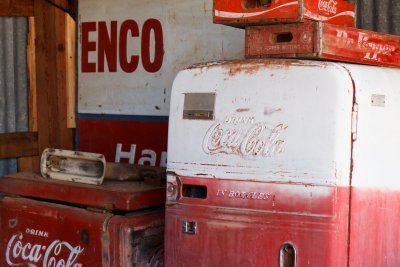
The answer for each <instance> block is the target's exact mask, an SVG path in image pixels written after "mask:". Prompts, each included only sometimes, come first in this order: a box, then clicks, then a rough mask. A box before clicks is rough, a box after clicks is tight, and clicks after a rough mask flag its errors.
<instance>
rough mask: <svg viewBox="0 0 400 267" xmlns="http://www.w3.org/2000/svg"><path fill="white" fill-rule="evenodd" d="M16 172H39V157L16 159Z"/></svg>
mask: <svg viewBox="0 0 400 267" xmlns="http://www.w3.org/2000/svg"><path fill="white" fill-rule="evenodd" d="M17 160H18V172H39V171H40V168H39V164H40V157H39V156H34V157H21V158H18V159H17Z"/></svg>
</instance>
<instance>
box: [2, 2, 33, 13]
mask: <svg viewBox="0 0 400 267" xmlns="http://www.w3.org/2000/svg"><path fill="white" fill-rule="evenodd" d="M33 1H34V0H1V1H0V16H6V17H31V16H33Z"/></svg>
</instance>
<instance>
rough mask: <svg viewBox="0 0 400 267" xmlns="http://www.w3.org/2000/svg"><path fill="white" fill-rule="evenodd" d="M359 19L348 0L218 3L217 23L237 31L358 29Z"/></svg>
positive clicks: (235, 0)
mask: <svg viewBox="0 0 400 267" xmlns="http://www.w3.org/2000/svg"><path fill="white" fill-rule="evenodd" d="M355 17H356V16H355V5H354V4H352V3H349V2H346V1H345V0H214V23H220V24H226V25H230V26H235V27H245V26H247V25H262V24H277V23H288V22H304V21H310V20H311V21H321V22H326V23H330V24H336V25H342V26H348V27H354V25H355Z"/></svg>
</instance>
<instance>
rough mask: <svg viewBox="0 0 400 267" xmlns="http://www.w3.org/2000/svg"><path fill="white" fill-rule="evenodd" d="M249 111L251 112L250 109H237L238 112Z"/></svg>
mask: <svg viewBox="0 0 400 267" xmlns="http://www.w3.org/2000/svg"><path fill="white" fill-rule="evenodd" d="M249 110H250V109H249V108H238V109H236V112H247V111H249Z"/></svg>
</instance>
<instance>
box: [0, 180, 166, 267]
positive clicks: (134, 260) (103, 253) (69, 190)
mask: <svg viewBox="0 0 400 267" xmlns="http://www.w3.org/2000/svg"><path fill="white" fill-rule="evenodd" d="M0 192H2V199H1V202H0V216H1V233H0V236H1V243H0V253H1V256H0V266H46V267H47V266H49V267H50V266H51V267H53V266H59V267H61V266H64V267H65V266H70V267H78V266H124V267H125V266H162V264H163V261H162V260H163V233H164V209H163V205H164V202H165V189H164V188H163V187H157V186H152V185H147V184H145V183H143V182H135V181H104V182H103V184H102V185H87V184H80V183H74V182H66V181H57V180H51V179H46V178H43V177H41V176H40V175H37V174H32V173H19V174H13V175H8V176H5V177H2V178H0Z"/></svg>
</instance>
